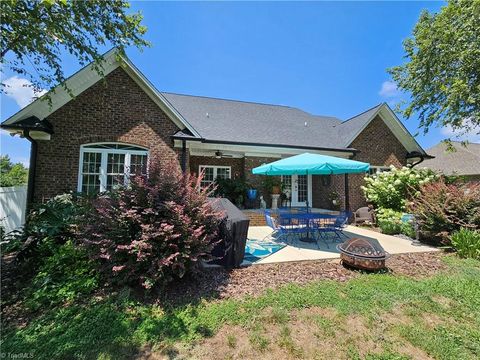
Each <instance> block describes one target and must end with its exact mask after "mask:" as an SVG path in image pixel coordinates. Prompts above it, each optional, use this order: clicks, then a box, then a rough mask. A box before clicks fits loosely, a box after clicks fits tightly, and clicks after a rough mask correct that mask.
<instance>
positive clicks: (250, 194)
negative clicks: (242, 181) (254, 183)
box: [247, 187, 258, 200]
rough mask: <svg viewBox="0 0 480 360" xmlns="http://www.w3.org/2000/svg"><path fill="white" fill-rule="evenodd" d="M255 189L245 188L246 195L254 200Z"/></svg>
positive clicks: (255, 196) (255, 195)
mask: <svg viewBox="0 0 480 360" xmlns="http://www.w3.org/2000/svg"><path fill="white" fill-rule="evenodd" d="M257 193H258V191H257V189H255V188H253V187H251V188H249V189H248V190H247V197H248V198H249V199H250V200H255V199H256V198H257Z"/></svg>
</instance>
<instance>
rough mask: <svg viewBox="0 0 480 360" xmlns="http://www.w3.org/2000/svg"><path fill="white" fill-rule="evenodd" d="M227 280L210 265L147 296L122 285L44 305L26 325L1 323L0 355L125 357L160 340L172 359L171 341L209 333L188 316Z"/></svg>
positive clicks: (224, 273)
mask: <svg viewBox="0 0 480 360" xmlns="http://www.w3.org/2000/svg"><path fill="white" fill-rule="evenodd" d="M228 281H229V273H228V271H226V270H223V269H208V270H206V271H204V272H202V273H201V274H198V275H196V276H191V277H187V278H185V279H182V280H181V281H177V282H176V283H174V284H172V285H171V286H169V287H168V288H165V289H163V290H157V291H155V292H153V293H151V294H149V295H147V296H144V295H143V294H142V293H141V292H139V291H134V290H132V289H128V290H127V289H124V290H121V291H119V292H118V293H115V294H114V295H110V296H108V297H106V298H104V299H103V300H94V299H84V300H83V304H78V302H77V303H76V304H74V305H71V306H66V307H57V308H53V309H44V310H43V311H42V312H41V314H36V315H35V317H32V319H31V320H30V321H29V323H28V324H27V325H26V326H19V325H17V326H13V325H12V324H10V326H8V325H7V326H2V328H3V331H2V353H28V354H33V357H34V358H35V359H65V358H69V359H70V358H71V359H76V358H82V359H84V358H85V359H96V358H102V359H122V358H125V359H129V358H133V357H135V356H141V355H142V354H145V352H146V353H148V352H149V351H150V350H149V347H150V345H154V344H155V345H157V346H158V345H159V344H161V345H164V349H163V350H164V352H163V353H164V355H165V356H167V357H170V356H173V355H174V354H172V349H171V348H169V346H168V345H169V344H172V343H174V342H176V341H180V340H191V339H195V338H203V337H209V336H212V335H213V333H214V330H213V328H212V327H211V326H210V325H209V322H208V321H205V319H202V320H201V321H192V319H196V318H197V317H198V308H199V307H201V303H202V302H203V300H211V299H215V298H218V296H219V294H220V292H221V289H222V288H223V286H225V285H226V284H227V283H228ZM31 315H33V314H31ZM4 325H5V324H4Z"/></svg>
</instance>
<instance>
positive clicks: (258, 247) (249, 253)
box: [243, 240, 285, 263]
mask: <svg viewBox="0 0 480 360" xmlns="http://www.w3.org/2000/svg"><path fill="white" fill-rule="evenodd" d="M284 247H285V244H279V243H276V242H272V241H260V240H247V244H246V246H245V257H244V258H243V260H244V262H246V263H254V262H256V261H258V260H261V259H263V258H265V257H267V256H270V255H272V254H273V253H276V252H277V251H278V250H280V249H282V248H284Z"/></svg>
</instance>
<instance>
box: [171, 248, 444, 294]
mask: <svg viewBox="0 0 480 360" xmlns="http://www.w3.org/2000/svg"><path fill="white" fill-rule="evenodd" d="M443 256H445V254H444V253H442V252H428V253H413V254H399V255H392V256H391V257H390V258H389V259H388V260H387V267H388V272H389V273H392V274H398V275H404V276H409V277H415V278H422V277H426V276H431V275H434V274H435V273H438V272H440V271H442V270H445V269H446V268H447V266H446V265H445V264H444V263H443V262H442V261H441V258H442V257H443ZM360 273H361V272H359V271H357V270H352V269H347V268H345V267H344V266H343V265H341V264H340V260H339V259H335V260H318V261H303V262H286V263H276V264H263V265H253V266H249V267H246V268H240V269H233V270H230V271H227V270H225V269H222V268H213V269H207V270H206V271H204V272H202V273H201V274H199V275H197V276H195V277H194V278H188V279H185V280H184V281H181V282H178V283H176V284H174V285H172V286H170V287H169V288H168V289H167V291H164V292H162V293H163V294H165V295H164V296H163V300H166V301H168V302H173V303H179V302H180V303H181V302H183V301H184V300H186V301H188V302H191V301H192V300H193V301H194V300H195V299H198V300H200V299H202V298H222V299H224V298H242V297H244V296H247V295H250V296H258V295H260V294H262V293H263V292H264V291H265V290H266V289H268V288H272V289H274V288H278V287H280V286H282V285H285V284H288V283H295V284H306V283H309V282H312V281H318V280H335V281H340V282H344V281H347V280H349V279H351V278H354V277H356V276H358V275H359V274H360Z"/></svg>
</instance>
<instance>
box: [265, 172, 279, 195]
mask: <svg viewBox="0 0 480 360" xmlns="http://www.w3.org/2000/svg"><path fill="white" fill-rule="evenodd" d="M281 186H282V181H281V180H280V178H279V177H276V176H265V178H264V179H263V188H264V189H265V191H266V192H267V193H268V194H273V195H280V193H281Z"/></svg>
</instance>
